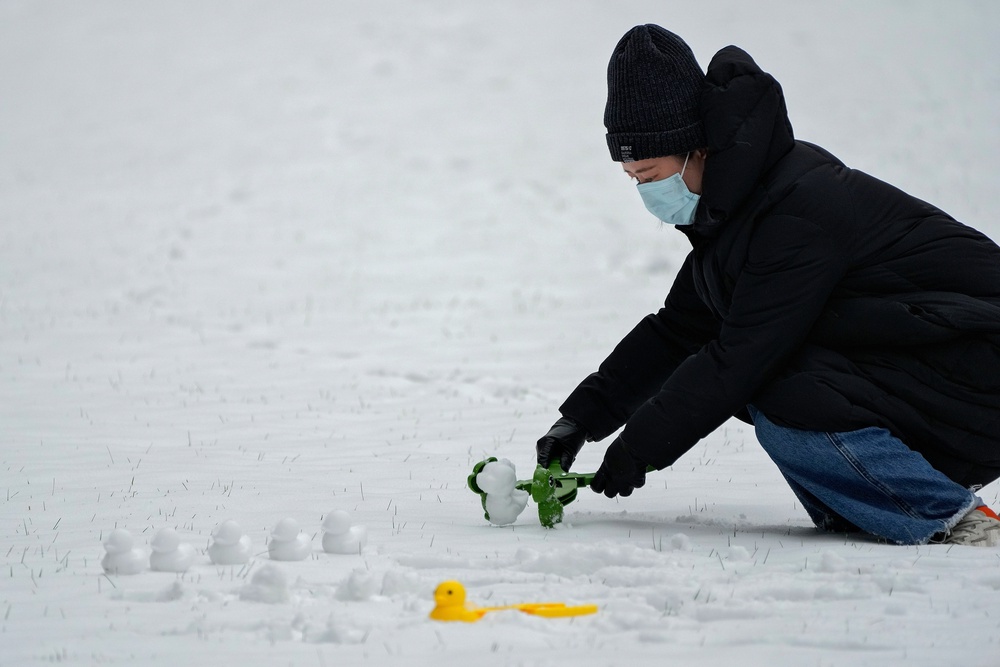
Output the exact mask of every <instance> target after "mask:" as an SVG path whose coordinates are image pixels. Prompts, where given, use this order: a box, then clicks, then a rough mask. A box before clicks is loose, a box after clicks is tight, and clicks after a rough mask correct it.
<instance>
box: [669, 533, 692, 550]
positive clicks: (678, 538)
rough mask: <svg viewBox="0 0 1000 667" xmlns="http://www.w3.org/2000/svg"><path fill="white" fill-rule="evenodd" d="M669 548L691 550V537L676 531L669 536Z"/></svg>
mask: <svg viewBox="0 0 1000 667" xmlns="http://www.w3.org/2000/svg"><path fill="white" fill-rule="evenodd" d="M670 548H672V549H673V550H674V551H691V538H690V537H688V536H687V535H685V534H684V533H677V534H676V535H674V536H673V537H671V538H670Z"/></svg>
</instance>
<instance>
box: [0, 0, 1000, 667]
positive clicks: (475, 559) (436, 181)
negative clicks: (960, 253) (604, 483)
mask: <svg viewBox="0 0 1000 667" xmlns="http://www.w3.org/2000/svg"><path fill="white" fill-rule="evenodd" d="M643 22H656V23H660V24H662V25H665V26H667V27H669V28H672V29H674V30H675V31H676V32H678V33H680V34H681V35H683V36H685V37H686V38H687V39H688V40H689V42H690V43H691V45H692V47H693V48H694V50H695V52H696V54H697V55H698V57H699V59H700V60H701V62H702V64H703V65H706V64H707V63H708V61H709V59H710V58H711V55H712V54H713V53H714V51H715V50H716V49H718V48H721V47H722V46H725V45H726V44H729V43H735V44H739V45H741V46H743V47H744V48H746V49H748V50H749V51H750V52H751V53H752V54H753V55H754V56H755V57H756V58H757V60H758V62H759V63H760V64H761V65H762V66H763V67H764V68H765V69H767V70H769V71H771V72H772V73H773V74H775V75H776V76H777V78H778V79H779V80H780V81H781V82H782V83H783V85H784V88H785V92H786V95H787V97H788V106H789V111H790V113H791V116H792V121H793V124H794V125H795V128H796V131H797V134H798V135H799V136H800V137H801V138H803V139H808V140H812V141H815V142H817V143H820V144H822V145H824V146H825V147H827V148H828V149H830V150H832V151H833V152H834V153H837V154H838V155H840V156H841V157H842V158H843V159H844V160H846V161H847V162H848V163H850V164H852V165H854V166H857V167H859V168H862V169H864V170H866V171H869V172H871V173H874V174H876V175H878V176H880V177H883V178H885V179H886V180H889V181H891V182H893V183H895V184H897V185H899V186H901V187H903V188H904V189H906V190H909V191H911V192H913V193H914V194H917V195H918V196H921V197H923V198H925V199H929V200H931V201H933V202H935V203H936V204H938V205H940V206H941V207H943V208H944V209H945V210H948V211H949V212H951V213H952V214H953V215H955V216H957V217H959V218H960V219H963V220H965V221H967V222H969V223H971V224H973V225H975V226H978V227H980V228H981V229H983V230H984V231H986V232H987V233H989V234H991V235H992V236H993V237H994V238H998V237H1000V222H998V221H997V201H996V195H995V192H996V156H997V154H998V153H1000V136H998V123H997V111H996V110H997V108H998V107H1000V60H998V59H997V57H996V48H997V47H996V45H997V43H998V42H1000V28H998V26H1000V5H997V4H996V3H992V2H986V1H985V0H984V1H981V2H949V3H939V2H911V1H909V0H898V1H896V2H888V1H887V2H879V3H872V2H869V1H868V0H863V1H852V2H841V3H805V2H798V1H793V0H788V1H785V2H773V1H769V2H752V3H751V2H742V1H739V0H732V1H727V2H700V3H665V2H654V1H645V2H638V1H636V2H629V3H609V2H598V1H590V2H583V1H578V0H574V1H572V2H570V1H569V0H566V1H565V2H546V3H543V2H528V1H520V0H518V1H514V2H490V3H480V2H457V1H456V2H445V1H443V0H439V1H431V0H423V1H418V2H406V1H403V0H397V1H394V2H389V1H385V2H378V1H374V2H367V3H348V2H339V1H337V2H324V1H322V0H312V1H306V0H284V1H282V2H262V1H256V0H255V1H249V0H248V1H237V0H231V1H228V2H223V1H218V2H195V1H183V2H181V1H176V2H175V1H172V2H152V1H147V0H137V1H130V0H120V1H117V2H113V1H110V0H108V1H90V2H84V1H80V2H76V1H73V0H63V1H56V0H51V1H50V0H0V464H2V467H0V480H2V488H0V545H2V550H0V554H2V557H3V561H2V562H3V567H2V569H0V580H2V582H3V583H2V585H0V665H3V666H4V667H6V666H7V665H12V666H13V665H34V664H43V663H44V664H48V663H52V662H62V663H69V664H81V665H84V664H87V665H89V664H116V665H167V666H170V667H176V666H177V665H187V664H206V665H213V664H219V665H240V666H241V667H250V666H254V665H276V664H277V665H285V664H293V665H320V666H324V665H328V666H333V665H357V664H377V665H383V664H394V665H435V666H439V665H470V664H478V665H562V664H572V663H576V664H581V665H591V664H593V665H624V664H632V665H641V664H670V665H694V664H697V665H699V666H700V667H710V666H713V665H746V666H754V665H779V664H780V665H852V666H856V665H879V666H884V665H896V664H898V665H903V664H905V665H912V666H920V665H943V664H963V665H980V666H984V667H985V666H988V665H997V664H1000V552H998V551H997V550H992V549H972V548H959V547H955V548H948V547H943V546H924V547H897V546H886V545H882V544H878V543H876V542H874V541H869V540H865V539H857V538H854V537H850V538H845V537H843V536H822V535H818V534H816V533H815V532H814V531H813V529H812V528H811V527H810V525H809V522H808V520H807V518H806V516H805V514H804V513H803V511H802V509H801V508H800V507H798V506H797V505H796V503H795V499H794V497H793V496H792V494H791V493H790V492H789V491H788V490H787V488H786V487H785V486H784V484H783V483H782V481H781V480H780V478H779V475H778V474H777V472H776V470H775V468H774V467H773V466H772V465H771V464H770V462H769V461H768V460H767V459H766V457H765V456H764V455H763V453H762V452H761V451H760V449H759V447H758V445H757V444H756V441H755V440H754V437H753V433H752V431H750V430H749V429H748V428H746V427H744V426H743V425H742V424H740V423H738V422H731V423H729V424H727V425H726V426H724V427H723V428H721V429H720V430H719V431H717V432H716V433H714V434H713V435H712V436H711V437H709V438H708V439H706V440H705V441H704V442H703V443H701V444H700V445H699V446H698V447H696V448H695V449H694V450H693V451H691V452H690V453H689V454H688V455H687V456H685V457H684V458H683V459H682V460H681V461H680V462H679V463H678V464H677V465H675V466H674V467H673V468H672V469H670V470H667V471H664V472H662V473H658V474H655V475H652V476H651V478H650V482H649V484H648V485H647V487H646V488H645V489H643V490H642V491H641V492H638V493H637V494H635V495H634V496H632V497H631V498H629V499H626V500H621V501H617V502H616V501H608V500H606V499H604V498H603V497H599V496H596V495H594V494H592V493H590V492H583V493H581V495H580V498H579V500H577V501H576V502H575V503H574V504H573V505H571V506H570V507H569V509H568V512H567V523H566V524H565V525H564V527H563V528H562V529H558V530H544V529H542V528H541V527H540V526H539V525H538V522H537V517H536V516H533V508H534V506H533V505H529V508H528V510H527V511H526V512H525V513H524V514H523V515H521V518H520V519H519V521H518V523H517V524H516V525H514V526H513V527H506V528H498V527H494V526H491V525H489V524H487V523H486V521H484V520H483V516H482V509H481V507H480V504H479V499H478V498H477V497H476V496H475V495H473V494H472V493H471V492H470V491H469V490H468V489H467V488H466V487H465V478H466V475H467V474H468V473H469V471H470V470H471V468H472V466H473V464H475V463H476V462H477V461H479V460H480V459H482V458H485V457H486V456H493V455H495V456H500V457H506V458H509V459H511V460H512V461H513V462H514V463H515V464H516V465H517V466H518V469H519V470H520V472H521V477H526V476H528V474H529V473H530V470H531V467H532V465H533V456H534V453H533V447H534V441H535V439H537V438H538V437H539V436H540V435H541V434H542V433H544V431H545V430H546V429H547V428H548V426H549V425H550V424H551V422H552V421H553V420H554V419H555V417H556V416H557V414H556V408H557V406H558V405H559V403H560V402H561V400H562V399H563V398H564V397H565V395H566V394H567V393H568V392H569V391H570V390H571V389H572V388H573V387H574V386H575V384H576V383H577V382H578V381H579V380H580V379H581V378H582V377H583V376H584V375H585V374H586V373H588V372H590V371H591V370H592V369H593V368H595V367H596V365H597V363H598V362H599V361H600V360H601V359H603V357H604V355H605V354H606V353H607V352H608V351H610V349H611V347H612V346H613V345H614V344H615V343H616V342H617V341H618V339H619V338H620V337H621V336H622V335H623V334H624V333H625V332H626V331H627V330H628V329H630V328H631V326H632V325H633V324H634V323H635V322H636V321H638V319H640V318H641V317H642V316H643V315H645V314H646V313H647V312H650V311H652V310H654V309H656V307H657V306H658V304H659V303H660V302H661V300H662V298H663V296H664V294H665V293H666V290H667V288H668V286H669V284H670V282H671V279H672V275H673V271H674V270H675V269H676V267H677V266H678V265H679V262H680V260H681V258H682V256H683V253H684V241H683V237H682V236H681V235H680V234H676V233H674V232H672V231H670V230H661V229H660V228H659V227H658V226H657V223H656V222H655V220H653V219H652V218H651V217H650V216H649V215H648V214H647V213H646V212H645V210H644V209H643V207H642V204H641V202H640V200H639V197H638V196H637V195H636V193H635V190H634V188H633V187H632V186H631V185H630V184H629V182H628V181H627V180H626V178H625V177H624V176H622V175H621V173H620V169H619V167H617V166H616V165H614V164H613V163H611V161H610V160H609V159H608V155H607V150H606V148H605V145H604V136H603V133H604V129H603V126H602V122H601V120H602V113H603V107H604V94H605V88H604V85H605V81H604V76H605V66H606V62H607V57H608V55H609V53H610V51H611V49H612V47H613V46H614V44H615V43H616V42H617V40H618V38H619V37H620V36H621V34H622V33H624V32H625V30H627V29H628V28H629V27H631V26H632V25H634V24H636V23H643ZM602 453H603V448H602V447H601V446H598V445H593V446H590V447H589V448H588V449H586V450H585V452H584V453H583V454H582V456H581V457H580V460H579V463H578V465H577V467H578V468H579V469H581V470H594V469H596V467H597V465H598V463H599V461H600V458H601V455H602ZM983 496H984V497H985V498H986V499H987V500H988V501H989V502H990V503H992V504H993V505H994V507H997V506H998V505H1000V485H998V484H992V485H990V486H989V487H987V488H986V489H984V490H983ZM335 509H342V510H347V511H348V512H350V513H351V514H352V516H353V519H354V521H355V522H356V523H358V524H363V525H365V526H367V529H368V545H367V547H366V548H365V549H364V550H363V551H362V552H361V553H360V554H358V555H333V554H326V553H323V552H322V550H321V547H320V541H321V536H320V526H321V521H322V519H323V517H324V516H325V515H326V514H327V513H328V512H330V511H331V510H335ZM286 517H291V518H294V519H296V520H297V521H298V523H299V524H300V525H301V526H302V527H303V529H304V530H306V531H307V532H309V534H310V535H315V537H314V539H313V548H314V553H313V554H312V556H311V557H310V558H309V559H307V560H305V561H301V562H272V561H270V560H269V559H268V556H267V548H266V540H267V538H268V535H269V532H270V530H271V529H272V528H273V527H274V526H275V524H276V523H277V522H278V521H280V520H281V519H283V518H286ZM228 518H231V519H235V520H237V521H238V522H239V523H240V524H241V525H242V526H243V527H244V528H245V529H246V530H247V532H248V534H249V536H250V537H251V539H252V540H253V542H254V553H255V557H254V559H253V561H252V562H251V564H250V565H249V566H247V567H240V566H226V567H216V566H213V565H211V564H209V562H208V560H207V556H206V555H205V549H206V547H207V546H208V544H209V540H210V535H211V533H212V530H213V529H214V527H215V526H216V525H217V524H218V523H219V522H221V521H223V520H225V519H228ZM167 526H169V527H174V528H176V529H177V531H178V532H179V533H180V535H181V537H182V538H183V539H184V540H187V541H190V542H193V543H194V544H195V546H196V547H197V549H198V552H199V553H198V560H197V562H196V564H195V566H194V567H193V568H192V569H191V570H190V571H188V572H187V573H186V574H184V575H175V574H166V573H151V572H147V573H144V574H140V575H137V576H132V577H126V576H104V575H103V574H102V570H101V567H100V560H101V557H102V556H103V554H104V551H103V548H102V544H101V543H102V540H103V539H104V538H105V537H106V536H107V535H108V534H109V532H110V531H111V530H113V529H114V528H116V527H119V528H127V529H128V530H129V531H130V532H131V533H132V534H133V536H134V537H135V538H136V543H137V545H139V546H141V547H143V548H148V545H149V541H150V540H151V539H152V536H153V535H154V534H155V532H156V531H157V530H158V529H160V528H163V527H167ZM255 577H256V578H255ZM446 579H458V580H459V581H461V582H463V583H464V584H465V586H466V588H467V590H468V595H469V599H470V601H472V602H473V603H475V604H479V605H499V604H508V603H517V602H532V601H535V602H538V601H553V600H554V601H562V602H567V603H574V604H577V603H578V604H586V603H594V604H597V605H599V606H600V611H599V612H598V613H597V614H595V615H593V616H583V617H579V618H574V619H545V618H537V617H532V616H527V615H524V614H520V613H518V612H517V611H505V612H496V613H494V614H491V615H488V616H487V617H486V618H485V619H484V620H482V621H481V622H479V623H477V624H443V623H437V622H435V621H431V620H428V617H427V616H428V612H429V611H430V610H431V607H432V605H433V599H432V595H433V591H434V588H435V587H436V586H437V584H438V583H439V582H440V581H442V580H446ZM569 661H572V662H569Z"/></svg>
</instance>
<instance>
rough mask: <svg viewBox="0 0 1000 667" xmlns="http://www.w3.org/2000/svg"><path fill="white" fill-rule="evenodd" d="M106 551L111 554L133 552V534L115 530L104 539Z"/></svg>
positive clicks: (123, 530) (122, 529)
mask: <svg viewBox="0 0 1000 667" xmlns="http://www.w3.org/2000/svg"><path fill="white" fill-rule="evenodd" d="M104 550H105V551H107V552H108V553H109V554H124V553H128V552H129V551H131V550H132V533H130V532H128V531H127V530H125V529H124V528H115V529H114V530H112V531H111V532H110V533H109V534H108V536H107V537H105V538H104Z"/></svg>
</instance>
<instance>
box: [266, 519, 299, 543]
mask: <svg viewBox="0 0 1000 667" xmlns="http://www.w3.org/2000/svg"><path fill="white" fill-rule="evenodd" d="M300 532H301V531H300V530H299V522H298V521H296V520H295V519H292V518H288V519H282V520H281V521H279V522H278V523H277V524H276V525H275V526H274V530H272V531H271V539H272V540H277V541H278V542H291V541H292V540H294V539H295V538H296V537H298V536H299V533H300Z"/></svg>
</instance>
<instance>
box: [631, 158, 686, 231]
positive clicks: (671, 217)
mask: <svg viewBox="0 0 1000 667" xmlns="http://www.w3.org/2000/svg"><path fill="white" fill-rule="evenodd" d="M690 157H691V154H690V153H688V155H687V157H685V158H684V166H683V167H682V168H681V172H680V173H679V174H674V175H673V176H671V177H670V178H665V179H663V180H662V181H653V182H652V183H638V184H637V185H636V188H638V189H639V196H640V197H642V203H643V204H645V205H646V209H647V210H648V211H649V212H650V213H652V214H653V215H655V216H656V217H657V218H659V219H660V221H662V222H665V223H667V224H668V225H690V224H691V223H693V222H694V214H695V211H697V210H698V200H699V199H701V195H696V194H694V193H693V192H691V191H690V190H688V187H687V185H686V184H685V183H684V170H685V169H687V163H688V158H690Z"/></svg>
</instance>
